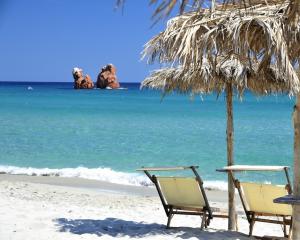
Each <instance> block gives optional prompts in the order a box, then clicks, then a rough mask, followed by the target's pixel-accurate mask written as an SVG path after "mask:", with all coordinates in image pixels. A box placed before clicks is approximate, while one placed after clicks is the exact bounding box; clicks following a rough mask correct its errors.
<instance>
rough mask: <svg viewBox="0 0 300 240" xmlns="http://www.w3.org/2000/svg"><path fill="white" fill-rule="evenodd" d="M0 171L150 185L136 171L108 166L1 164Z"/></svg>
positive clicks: (148, 181) (149, 182)
mask: <svg viewBox="0 0 300 240" xmlns="http://www.w3.org/2000/svg"><path fill="white" fill-rule="evenodd" d="M0 172H2V173H9V174H24V175H29V176H58V177H78V178H85V179H92V180H101V181H106V182H111V183H118V184H124V185H135V186H150V185H152V183H151V181H150V180H149V179H148V178H147V177H146V176H143V175H141V174H138V173H125V172H117V171H113V170H112V169H110V168H86V167H77V168H61V169H51V168H31V167H28V168H22V167H15V166H1V165H0Z"/></svg>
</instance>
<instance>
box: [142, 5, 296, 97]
mask: <svg viewBox="0 0 300 240" xmlns="http://www.w3.org/2000/svg"><path fill="white" fill-rule="evenodd" d="M288 6H289V2H288V1H287V2H284V3H280V4H273V5H269V6H266V5H256V6H253V7H249V8H232V9H228V8H227V9H223V8H222V7H221V6H217V8H216V10H215V12H214V13H213V14H211V12H210V10H208V9H206V10H203V11H197V12H189V13H186V14H183V15H180V16H178V17H175V18H173V19H171V20H169V21H168V24H167V28H166V30H165V31H163V32H161V33H160V34H158V35H157V36H155V37H154V38H152V39H151V40H150V41H149V42H148V43H147V44H146V45H145V49H144V51H143V58H145V57H147V56H148V57H149V58H148V62H149V63H152V62H154V61H156V60H157V61H158V62H160V63H170V64H171V67H175V68H176V67H177V66H180V67H179V68H178V69H177V70H179V69H182V71H186V72H191V71H193V72H194V71H197V70H199V71H200V72H201V71H202V69H207V68H206V66H207V65H208V66H209V68H208V69H209V73H210V76H212V77H211V78H210V80H212V81H214V80H213V78H214V77H216V80H215V81H217V79H219V80H220V78H218V74H217V73H218V72H220V71H221V72H222V71H223V70H222V69H223V68H222V67H221V68H220V64H221V65H222V66H223V65H224V64H225V62H226V64H229V65H228V66H231V68H235V71H238V69H239V68H242V69H248V70H247V71H246V72H251V73H253V74H251V77H252V78H253V82H254V80H255V79H256V77H258V76H259V79H258V80H257V82H258V83H256V84H254V83H251V81H249V79H248V77H247V79H248V80H247V79H244V80H239V84H240V86H241V88H242V89H245V88H251V87H250V86H253V87H252V90H253V91H254V92H256V93H258V94H262V93H265V92H273V91H275V90H280V89H282V91H284V92H289V93H290V94H294V93H298V92H299V79H298V76H297V74H296V72H295V67H297V66H298V62H299V61H298V58H299V56H300V47H299V45H300V37H299V36H300V34H299V32H300V30H299V29H300V28H299V26H300V25H299V24H298V25H297V28H294V29H293V33H291V31H289V30H290V29H288V28H287V27H285V25H284V23H283V22H284V20H285V18H284V13H285V11H287V9H288ZM291 34H292V35H293V36H294V38H293V41H292V42H289V43H288V44H287V41H286V36H287V35H291ZM295 44H296V46H297V47H295V48H294V47H293V46H294V45H295ZM224 56H227V60H226V61H225V62H224ZM237 56H239V57H238V58H237ZM229 59H231V60H230V61H231V62H228V61H229ZM242 59H243V60H242ZM236 61H238V62H239V63H237V62H236ZM247 61H248V63H247V64H245V62H247ZM239 64H241V66H242V67H239ZM293 64H294V65H293ZM272 69H273V70H272ZM275 70H276V71H275ZM242 72H244V71H242ZM157 74H158V72H157V73H156V75H155V74H154V76H158V75H157ZM177 74H178V73H177ZM197 74H200V73H197ZM168 76H169V77H170V75H168ZM238 76H240V75H238ZM246 76H247V74H244V75H243V77H246ZM270 76H271V78H270V79H268V78H267V77H270ZM222 77H223V78H224V79H226V74H225V75H224V74H222ZM188 79H189V80H187V83H188V82H190V81H191V80H190V78H188ZM261 79H262V80H261ZM148 80H149V79H148ZM229 80H230V81H234V80H235V81H236V80H237V78H236V77H233V78H232V77H230V78H227V81H229ZM198 81H202V80H198ZM206 83H207V81H206ZM236 83H237V82H236ZM236 83H235V84H236ZM202 84H205V81H202ZM276 84H277V86H275V85H276ZM213 85H214V86H215V87H217V86H219V85H218V84H213ZM202 88H204V89H206V87H205V86H204V85H203V86H202ZM216 90H217V91H218V90H219V88H216ZM205 91H206V90H205ZM239 92H240V91H239Z"/></svg>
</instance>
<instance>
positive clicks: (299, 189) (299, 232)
mask: <svg viewBox="0 0 300 240" xmlns="http://www.w3.org/2000/svg"><path fill="white" fill-rule="evenodd" d="M293 119H294V191H293V194H294V196H295V197H297V198H299V197H300V94H298V95H297V100H296V105H295V107H294V114H293ZM292 235H293V239H300V205H296V204H295V205H293V226H292Z"/></svg>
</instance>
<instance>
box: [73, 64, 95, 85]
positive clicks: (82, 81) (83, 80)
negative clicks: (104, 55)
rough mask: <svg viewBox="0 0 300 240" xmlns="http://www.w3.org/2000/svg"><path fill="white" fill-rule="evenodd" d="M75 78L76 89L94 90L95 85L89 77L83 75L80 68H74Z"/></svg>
mask: <svg viewBox="0 0 300 240" xmlns="http://www.w3.org/2000/svg"><path fill="white" fill-rule="evenodd" d="M72 74H73V78H74V88H75V89H92V88H94V83H93V81H92V79H91V77H90V76H89V75H87V74H86V75H85V76H84V75H83V71H82V69H80V68H77V67H75V68H73V71H72Z"/></svg>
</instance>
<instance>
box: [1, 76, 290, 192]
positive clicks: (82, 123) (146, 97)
mask: <svg viewBox="0 0 300 240" xmlns="http://www.w3.org/2000/svg"><path fill="white" fill-rule="evenodd" d="M122 86H123V87H126V88H128V89H127V90H96V89H94V90H73V88H72V83H30V82H27V83H25V82H22V83H21V82H0V96H1V101H0V133H1V135H0V150H1V154H0V172H1V171H2V172H10V173H24V174H50V175H52V174H54V175H61V176H77V177H83V178H92V179H101V180H106V181H111V182H117V183H124V184H136V185H139V184H142V185H143V184H144V185H145V184H147V183H148V182H147V180H146V178H145V177H144V176H143V174H141V173H137V172H136V171H135V169H136V168H139V167H141V166H178V165H199V167H200V168H199V172H200V173H201V175H202V176H203V179H204V180H205V181H206V182H207V183H209V184H211V185H214V186H217V187H219V188H222V187H224V186H225V181H226V175H225V174H223V173H218V172H216V171H215V170H216V168H220V167H222V166H224V165H225V164H226V108H225V107H226V106H225V98H224V96H223V95H221V96H219V97H218V98H217V96H216V95H214V94H213V95H203V96H196V97H194V98H193V99H192V98H191V97H190V96H187V95H178V94H171V95H168V96H166V97H164V98H163V99H162V96H161V93H160V92H157V91H153V90H142V91H141V90H140V89H139V84H138V83H127V84H126V83H124V84H122ZM293 104H294V99H293V98H289V97H288V96H268V97H261V98H258V97H256V96H253V95H251V94H250V93H245V95H244V99H243V100H242V101H240V100H239V99H237V98H236V99H235V101H234V130H235V135H234V139H235V146H234V156H235V163H236V164H260V165H288V166H292V162H293V125H292V118H291V115H292V108H293ZM290 172H292V171H290ZM283 176H284V175H283V174H275V173H269V174H259V173H251V174H250V173H248V174H242V175H241V177H242V178H246V179H255V180H261V181H267V182H268V181H272V182H282V181H281V180H282V179H284V178H283ZM209 184H208V185H209Z"/></svg>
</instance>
